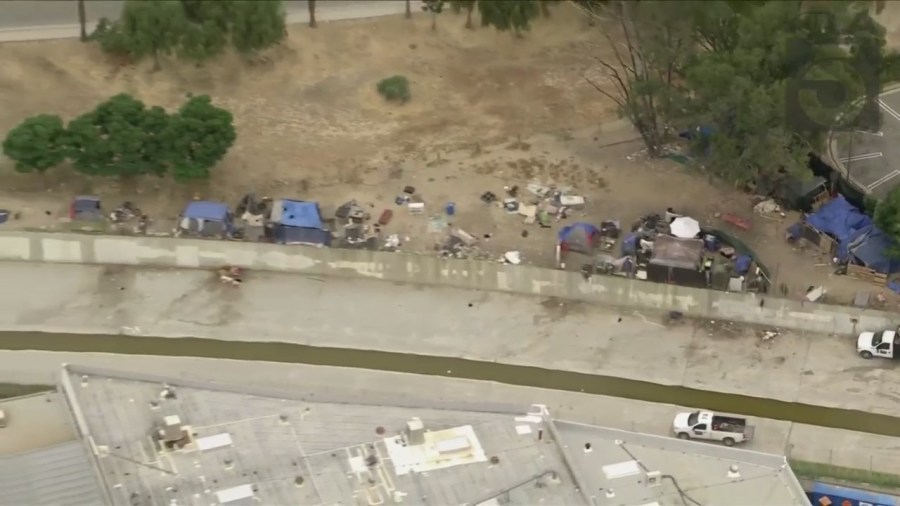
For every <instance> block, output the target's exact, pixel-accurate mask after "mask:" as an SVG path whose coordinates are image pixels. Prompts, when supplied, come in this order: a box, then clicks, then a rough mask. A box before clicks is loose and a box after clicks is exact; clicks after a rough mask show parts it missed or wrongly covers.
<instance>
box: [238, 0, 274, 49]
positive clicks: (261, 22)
mask: <svg viewBox="0 0 900 506" xmlns="http://www.w3.org/2000/svg"><path fill="white" fill-rule="evenodd" d="M228 3H229V4H230V5H231V8H232V18H231V42H232V44H234V47H235V49H237V50H238V51H239V52H241V53H255V52H257V51H261V50H263V49H267V48H270V47H272V46H274V45H276V44H278V43H279V42H281V41H282V40H284V37H285V35H286V34H287V31H286V25H285V12H284V6H283V5H282V3H281V1H280V0H235V1H231V2H228Z"/></svg>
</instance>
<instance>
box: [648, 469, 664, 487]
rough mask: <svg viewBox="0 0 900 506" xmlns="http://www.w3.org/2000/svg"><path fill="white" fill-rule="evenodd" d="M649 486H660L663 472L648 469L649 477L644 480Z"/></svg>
mask: <svg viewBox="0 0 900 506" xmlns="http://www.w3.org/2000/svg"><path fill="white" fill-rule="evenodd" d="M644 483H646V484H647V486H648V487H658V486H660V485H662V473H661V472H659V471H648V472H647V479H646V481H645V482H644Z"/></svg>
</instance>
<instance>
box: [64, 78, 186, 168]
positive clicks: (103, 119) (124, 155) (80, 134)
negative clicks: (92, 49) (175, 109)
mask: <svg viewBox="0 0 900 506" xmlns="http://www.w3.org/2000/svg"><path fill="white" fill-rule="evenodd" d="M168 124H169V116H168V115H167V114H166V112H165V111H164V110H163V109H162V108H160V107H151V108H147V107H146V106H145V105H144V104H143V102H141V101H140V100H137V99H135V98H134V97H132V96H130V95H127V94H120V95H116V96H114V97H112V98H110V99H109V100H107V101H105V102H103V103H101V104H100V105H98V106H97V107H96V108H95V109H94V110H93V111H90V112H88V113H86V114H82V115H81V116H79V117H77V118H75V119H74V120H72V121H71V122H69V127H68V135H67V137H68V143H69V146H68V156H69V158H71V160H72V163H73V165H74V167H75V169H76V170H77V171H79V172H82V173H84V174H88V175H92V176H122V177H130V176H140V175H145V174H155V175H160V176H161V175H163V174H165V172H166V159H165V155H166V153H167V152H168V151H169V149H170V147H169V146H168V145H167V142H166V140H165V139H164V137H163V135H162V133H163V132H165V131H166V129H167V127H168Z"/></svg>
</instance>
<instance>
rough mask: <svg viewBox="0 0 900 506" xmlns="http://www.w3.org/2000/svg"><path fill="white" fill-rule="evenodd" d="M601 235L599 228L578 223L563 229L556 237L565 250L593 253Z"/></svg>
mask: <svg viewBox="0 0 900 506" xmlns="http://www.w3.org/2000/svg"><path fill="white" fill-rule="evenodd" d="M599 235H600V229H599V228H597V227H595V226H594V225H591V224H590V223H584V222H578V223H573V224H571V225H567V226H565V227H563V228H562V229H561V230H560V231H559V233H558V234H557V236H556V237H557V239H559V245H560V247H561V248H562V249H564V250H569V251H578V252H581V253H591V252H593V250H594V246H595V240H596V239H597V237H598V236H599Z"/></svg>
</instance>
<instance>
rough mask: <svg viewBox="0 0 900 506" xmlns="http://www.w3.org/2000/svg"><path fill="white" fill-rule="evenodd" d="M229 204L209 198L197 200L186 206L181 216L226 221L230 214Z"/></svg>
mask: <svg viewBox="0 0 900 506" xmlns="http://www.w3.org/2000/svg"><path fill="white" fill-rule="evenodd" d="M229 212H230V211H229V210H228V204H225V203H223V202H210V201H208V200H196V201H194V202H191V203H190V204H188V205H187V207H185V208H184V212H183V213H181V216H183V217H184V218H193V219H195V220H208V221H226V220H227V219H228V215H229Z"/></svg>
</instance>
